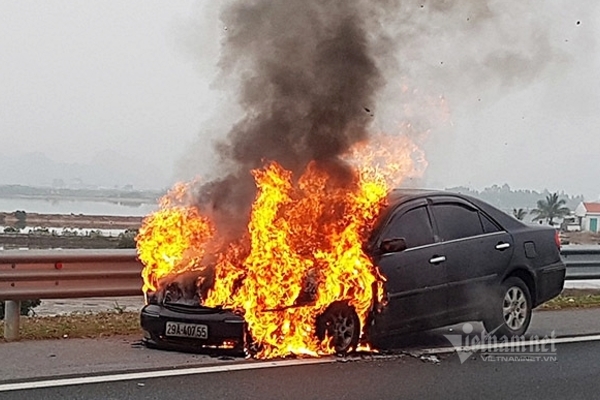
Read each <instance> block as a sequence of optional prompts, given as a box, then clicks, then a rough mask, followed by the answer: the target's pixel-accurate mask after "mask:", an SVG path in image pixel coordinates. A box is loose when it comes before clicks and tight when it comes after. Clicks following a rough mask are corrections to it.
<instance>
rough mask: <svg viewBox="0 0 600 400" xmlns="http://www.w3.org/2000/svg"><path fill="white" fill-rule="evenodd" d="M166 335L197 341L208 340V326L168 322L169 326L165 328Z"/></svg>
mask: <svg viewBox="0 0 600 400" xmlns="http://www.w3.org/2000/svg"><path fill="white" fill-rule="evenodd" d="M165 335H166V336H176V337H187V338H196V339H208V326H206V325H199V324H185V323H183V322H172V321H168V322H167V326H166V327H165Z"/></svg>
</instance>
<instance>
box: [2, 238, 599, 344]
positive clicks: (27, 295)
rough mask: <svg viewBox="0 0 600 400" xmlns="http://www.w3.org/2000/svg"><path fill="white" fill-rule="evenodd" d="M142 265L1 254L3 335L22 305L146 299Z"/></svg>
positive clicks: (53, 254)
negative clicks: (86, 299)
mask: <svg viewBox="0 0 600 400" xmlns="http://www.w3.org/2000/svg"><path fill="white" fill-rule="evenodd" d="M561 255H562V258H563V261H564V262H565V264H566V266H567V275H566V279H567V280H579V279H600V246H593V247H584V246H564V247H563V249H562V251H561ZM141 270H142V265H141V263H140V262H139V261H138V260H137V256H136V252H135V250H133V249H122V250H26V251H23V250H9V251H0V301H1V300H5V301H6V303H5V317H4V337H5V338H6V339H7V340H14V339H17V338H18V335H19V311H20V301H21V300H28V299H59V298H80V297H110V296H136V295H142V290H141V288H142V278H141Z"/></svg>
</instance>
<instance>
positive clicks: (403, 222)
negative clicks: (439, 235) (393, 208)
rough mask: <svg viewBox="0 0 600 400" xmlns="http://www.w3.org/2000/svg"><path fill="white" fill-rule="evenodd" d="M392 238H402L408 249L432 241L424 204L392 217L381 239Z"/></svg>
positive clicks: (431, 232) (431, 231)
mask: <svg viewBox="0 0 600 400" xmlns="http://www.w3.org/2000/svg"><path fill="white" fill-rule="evenodd" d="M394 238H404V240H405V241H406V247H407V248H408V249H410V248H412V247H418V246H424V245H426V244H431V243H433V242H434V238H433V229H432V228H431V222H430V221H429V214H428V213H427V208H426V206H422V207H417V208H413V209H412V210H409V211H407V212H405V213H403V214H400V215H398V216H396V217H394V218H393V219H392V221H391V222H390V223H389V224H388V226H387V227H386V229H385V230H384V234H383V239H394Z"/></svg>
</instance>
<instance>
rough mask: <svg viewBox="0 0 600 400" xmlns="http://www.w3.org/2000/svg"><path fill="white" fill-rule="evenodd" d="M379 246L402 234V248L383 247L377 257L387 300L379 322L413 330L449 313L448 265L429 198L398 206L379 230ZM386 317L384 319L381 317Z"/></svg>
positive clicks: (389, 327) (389, 326) (399, 328)
mask: <svg viewBox="0 0 600 400" xmlns="http://www.w3.org/2000/svg"><path fill="white" fill-rule="evenodd" d="M380 232H381V234H380V237H379V239H378V244H377V246H379V247H381V244H382V243H384V242H385V241H386V240H390V239H398V238H403V239H404V240H405V242H406V249H405V250H403V251H390V252H388V251H386V250H385V249H382V250H380V254H379V256H378V257H377V259H376V263H377V264H378V266H379V268H380V271H381V272H382V273H383V275H384V276H385V277H386V279H387V281H386V283H385V288H386V294H387V301H388V304H387V306H386V307H385V308H384V310H383V312H382V314H381V315H380V323H381V322H383V325H385V326H387V327H388V329H390V330H410V328H411V327H412V326H415V327H416V326H418V325H421V324H422V323H423V322H426V321H428V320H431V319H433V318H443V317H444V316H445V314H446V267H445V265H444V257H443V254H441V252H440V251H441V245H440V244H438V243H436V242H435V239H434V234H433V227H432V223H431V218H430V215H429V210H428V206H427V201H426V200H425V199H421V200H419V201H413V202H412V203H410V204H409V205H405V206H402V207H400V208H399V209H397V210H396V211H395V212H394V214H393V215H392V217H391V218H390V219H389V222H388V223H387V224H386V225H385V226H384V227H383V229H382V230H381V231H380ZM381 320H383V321H381Z"/></svg>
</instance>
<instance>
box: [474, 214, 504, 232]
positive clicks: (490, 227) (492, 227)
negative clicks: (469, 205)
mask: <svg viewBox="0 0 600 400" xmlns="http://www.w3.org/2000/svg"><path fill="white" fill-rule="evenodd" d="M479 216H480V217H481V224H482V225H483V231H484V232H485V233H494V232H500V230H501V229H499V228H498V226H496V224H495V223H494V222H492V220H491V219H489V218H488V217H487V216H486V215H484V214H483V213H479Z"/></svg>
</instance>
